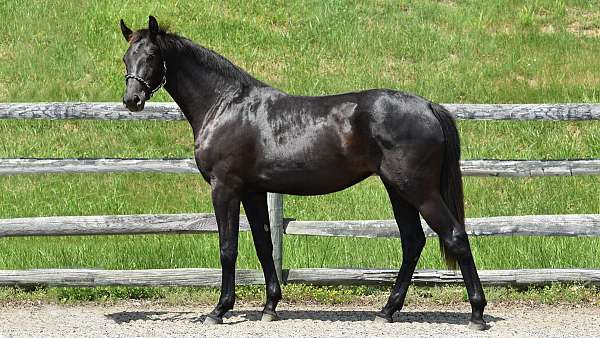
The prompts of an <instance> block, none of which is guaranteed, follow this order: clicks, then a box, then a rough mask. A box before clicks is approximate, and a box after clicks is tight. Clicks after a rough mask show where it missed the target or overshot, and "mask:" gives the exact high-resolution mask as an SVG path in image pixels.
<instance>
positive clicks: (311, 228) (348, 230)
mask: <svg viewBox="0 0 600 338" xmlns="http://www.w3.org/2000/svg"><path fill="white" fill-rule="evenodd" d="M445 106H446V107H447V108H448V109H449V110H450V111H451V112H452V113H453V114H454V115H455V116H456V117H457V118H459V119H470V120H521V121H523V120H545V121H577V120H600V104H445ZM0 119H46V120H47V119H49V120H62V119H94V120H160V121H179V120H183V119H184V118H183V115H182V114H181V112H180V110H179V109H178V108H177V106H176V105H175V104H173V103H148V104H147V105H146V109H145V110H144V111H143V112H139V113H131V112H129V111H127V110H126V109H124V108H123V106H122V104H121V103H115V102H106V103H80V102H68V103H0ZM461 168H462V171H463V174H464V175H465V176H575V175H600V159H590V160H551V161H513V160H511V161H506V160H468V161H462V162H461ZM108 172H156V173H196V172H197V169H196V165H195V163H194V161H193V160H191V159H0V176H2V175H20V174H46V173H108ZM268 199H269V214H270V223H271V227H272V228H271V237H272V239H273V243H274V253H273V256H274V260H275V262H276V266H277V274H278V276H279V277H280V278H281V280H282V281H284V282H287V283H310V284H391V283H393V282H394V280H395V278H396V275H397V270H379V269H325V268H321V269H290V270H284V269H282V265H281V261H282V254H283V253H282V238H283V232H284V231H285V233H287V234H288V235H318V236H353V237H398V229H397V226H396V224H395V222H394V221H393V220H383V221H295V220H286V219H284V218H283V200H282V195H279V194H269V198H268ZM240 226H241V230H248V228H249V226H248V222H247V220H246V218H245V217H243V216H242V217H240ZM466 226H467V231H468V232H469V234H471V235H475V236H499V235H500V236H509V235H511V236H513V235H518V236H530V235H535V236H600V215H535V216H505V217H486V218H475V219H467V221H466ZM423 228H424V231H425V234H426V235H427V236H429V237H431V236H435V234H434V233H433V232H432V231H431V230H430V229H429V228H428V227H427V226H426V225H425V223H424V222H423ZM215 231H216V221H215V217H214V215H212V214H172V215H117V216H69V217H33V218H15V219H0V237H13V236H63V235H115V234H149V233H153V234H158V233H163V234H164V233H203V232H215ZM479 273H480V277H481V280H482V282H483V283H484V284H487V285H507V284H510V285H530V284H547V283H553V282H583V283H592V284H600V270H586V269H526V270H487V271H486V270H484V271H480V272H479ZM236 279H237V280H238V282H240V284H262V283H263V282H264V281H263V276H262V272H260V271H257V270H243V269H242V270H239V271H238V272H237V278H236ZM413 281H414V282H415V283H416V284H432V283H459V282H462V277H461V275H460V272H454V271H444V270H440V271H434V270H432V271H417V272H415V275H414V276H413ZM28 284H33V285H37V284H47V285H64V286H100V285H137V286H159V285H162V286H218V285H219V284H220V270H219V269H155V270H93V269H41V270H16V271H15V270H0V285H28Z"/></svg>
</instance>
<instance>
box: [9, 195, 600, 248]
mask: <svg viewBox="0 0 600 338" xmlns="http://www.w3.org/2000/svg"><path fill="white" fill-rule="evenodd" d="M278 196H279V197H281V195H278V194H271V198H275V199H276V198H277V197H278ZM281 203H282V202H281V201H275V202H271V204H270V205H271V208H272V209H276V208H279V210H282V209H283V206H282V204H281ZM279 215H280V216H282V215H283V214H282V212H279ZM277 219H281V218H279V216H275V217H273V219H272V220H271V222H276V223H273V226H272V227H273V228H274V229H281V231H282V232H285V234H287V235H310V236H337V237H367V238H379V237H398V236H399V232H398V226H397V225H396V223H395V221H394V220H379V221H377V220H375V221H359V220H355V221H348V220H346V221H295V220H290V219H281V221H278V220H277ZM422 225H423V231H424V232H425V235H426V236H427V237H434V236H436V234H435V233H434V232H433V231H432V230H431V229H430V228H429V227H428V226H427V225H426V223H425V221H422ZM466 228H467V232H468V233H469V235H473V236H600V215H595V214H591V215H533V216H502V217H483V218H467V219H466ZM240 230H242V231H248V230H250V227H249V225H248V221H247V219H246V217H244V216H243V215H241V217H240ZM207 232H217V222H216V219H215V216H214V214H163V215H115V216H58V217H31V218H8V219H0V237H19V236H74V235H79V236H84V235H127V234H165V233H173V234H183V233H207ZM274 236H278V237H279V236H281V234H274Z"/></svg>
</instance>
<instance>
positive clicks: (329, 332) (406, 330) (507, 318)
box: [0, 302, 600, 338]
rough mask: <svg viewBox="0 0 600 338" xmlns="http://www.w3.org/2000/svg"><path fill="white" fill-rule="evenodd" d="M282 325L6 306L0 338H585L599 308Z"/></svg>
mask: <svg viewBox="0 0 600 338" xmlns="http://www.w3.org/2000/svg"><path fill="white" fill-rule="evenodd" d="M279 308H280V311H279V314H280V317H281V320H280V321H278V322H273V323H263V322H260V321H259V319H260V317H259V315H260V314H259V310H260V309H259V308H258V307H249V306H242V307H241V308H238V309H236V310H235V311H234V312H233V313H232V315H231V316H229V317H228V318H226V319H225V324H224V325H219V326H205V325H203V324H202V321H203V320H204V314H206V313H207V312H208V311H209V308H205V307H173V306H164V305H156V304H140V303H135V302H132V303H127V304H121V305H111V306H102V305H86V306H61V305H27V306H24V305H18V306H10V305H4V306H1V307H0V311H1V313H0V337H2V338H4V337H16V336H37V337H105V336H111V337H148V336H152V337H166V336H169V337H179V336H194V337H344V338H349V337H352V338H353V337H363V336H369V337H392V336H395V337H397V336H410V337H431V336H434V337H448V336H455V335H460V336H462V337H512V336H519V337H591V336H599V335H600V320H599V319H600V308H597V307H594V308H581V307H580V308H576V307H567V306H543V305H532V306H523V305H520V306H514V305H511V306H509V307H505V306H501V305H496V306H494V305H492V306H488V309H489V310H488V311H486V312H487V315H486V320H487V321H488V323H489V324H490V325H491V328H490V329H489V330H487V331H483V332H477V331H471V330H468V329H467V328H466V325H465V324H466V323H467V321H468V318H469V316H468V307H467V305H465V306H462V305H461V306H458V307H456V306H454V307H452V306H443V307H439V308H432V307H419V306H414V307H411V308H408V309H406V311H405V312H403V313H402V314H397V315H396V316H395V318H394V320H395V322H394V323H392V324H378V323H373V322H371V320H372V318H373V315H374V311H373V308H372V307H369V308H361V307H351V308H350V307H344V306H336V307H331V306H327V307H323V306H306V305H287V304H281V305H280V307H279Z"/></svg>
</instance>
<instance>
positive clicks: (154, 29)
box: [148, 15, 158, 34]
mask: <svg viewBox="0 0 600 338" xmlns="http://www.w3.org/2000/svg"><path fill="white" fill-rule="evenodd" d="M148 30H150V33H152V34H158V21H156V18H155V17H153V16H152V15H150V16H149V17H148Z"/></svg>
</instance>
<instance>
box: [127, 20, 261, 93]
mask: <svg viewBox="0 0 600 338" xmlns="http://www.w3.org/2000/svg"><path fill="white" fill-rule="evenodd" d="M147 36H150V32H149V31H148V29H141V30H139V31H137V32H136V33H135V34H134V36H133V37H132V41H136V40H138V39H141V38H143V37H147ZM155 41H156V43H157V44H158V46H159V48H160V49H161V52H163V53H172V54H184V55H189V56H191V57H193V58H194V59H195V60H196V61H197V62H198V63H199V64H201V65H203V66H204V67H206V68H208V69H211V70H213V71H215V72H217V73H219V74H221V75H223V76H225V77H227V78H230V79H233V80H237V81H239V82H240V83H241V84H242V85H248V86H255V87H268V85H267V84H265V83H264V82H262V81H260V80H258V79H256V78H255V77H253V76H252V75H250V74H248V72H246V71H245V70H243V69H242V68H240V67H238V66H236V65H234V64H233V63H232V62H231V61H229V60H227V59H226V58H225V57H224V56H222V55H220V54H219V53H217V52H215V51H213V50H211V49H208V48H206V47H203V46H200V45H198V44H196V43H195V42H193V41H192V40H190V39H187V38H185V37H182V36H179V35H177V34H175V33H171V32H169V31H167V30H166V29H164V28H162V27H161V28H160V30H159V32H158V34H157V35H156V40H155Z"/></svg>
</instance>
